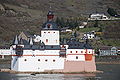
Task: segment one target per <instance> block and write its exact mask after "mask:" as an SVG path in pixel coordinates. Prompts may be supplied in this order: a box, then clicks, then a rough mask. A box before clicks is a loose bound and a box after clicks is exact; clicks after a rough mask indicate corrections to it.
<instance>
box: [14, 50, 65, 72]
mask: <svg viewBox="0 0 120 80" xmlns="http://www.w3.org/2000/svg"><path fill="white" fill-rule="evenodd" d="M14 58H15V57H14ZM18 61H19V63H17V62H16V64H15V67H14V69H13V70H16V71H45V70H52V69H64V58H61V57H59V50H55V51H54V50H44V51H40V50H35V51H32V50H24V52H23V56H22V57H19V59H18ZM13 63H14V62H13ZM16 65H18V66H16Z"/></svg>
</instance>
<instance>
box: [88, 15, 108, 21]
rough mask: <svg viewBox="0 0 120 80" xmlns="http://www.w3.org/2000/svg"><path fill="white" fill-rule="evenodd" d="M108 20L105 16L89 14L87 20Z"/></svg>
mask: <svg viewBox="0 0 120 80" xmlns="http://www.w3.org/2000/svg"><path fill="white" fill-rule="evenodd" d="M108 19H109V18H108V17H107V16H106V15H105V14H98V13H97V14H91V15H90V17H89V18H88V20H108Z"/></svg>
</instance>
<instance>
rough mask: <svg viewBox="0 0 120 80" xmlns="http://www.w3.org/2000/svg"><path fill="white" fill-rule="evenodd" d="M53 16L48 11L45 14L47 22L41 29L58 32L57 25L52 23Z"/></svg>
mask: <svg viewBox="0 0 120 80" xmlns="http://www.w3.org/2000/svg"><path fill="white" fill-rule="evenodd" d="M53 18H54V14H53V12H52V11H49V12H48V14H47V22H46V23H44V24H43V26H42V29H44V30H59V28H58V26H57V24H56V23H55V22H54V21H53Z"/></svg>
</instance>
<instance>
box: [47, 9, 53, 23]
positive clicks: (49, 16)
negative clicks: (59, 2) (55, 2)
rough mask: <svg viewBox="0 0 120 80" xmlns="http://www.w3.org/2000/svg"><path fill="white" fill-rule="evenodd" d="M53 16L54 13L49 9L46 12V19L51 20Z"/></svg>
mask: <svg viewBox="0 0 120 80" xmlns="http://www.w3.org/2000/svg"><path fill="white" fill-rule="evenodd" d="M53 18H54V14H53V12H52V11H49V12H48V14H47V20H48V21H52V20H53Z"/></svg>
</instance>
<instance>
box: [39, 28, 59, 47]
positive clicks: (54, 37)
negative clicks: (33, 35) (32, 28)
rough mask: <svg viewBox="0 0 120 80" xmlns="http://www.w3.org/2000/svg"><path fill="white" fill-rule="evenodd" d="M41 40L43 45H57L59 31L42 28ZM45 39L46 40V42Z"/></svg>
mask: <svg viewBox="0 0 120 80" xmlns="http://www.w3.org/2000/svg"><path fill="white" fill-rule="evenodd" d="M41 40H42V41H43V42H44V43H45V45H59V31H57V30H49V31H48V30H42V31H41ZM46 40H47V42H46Z"/></svg>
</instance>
